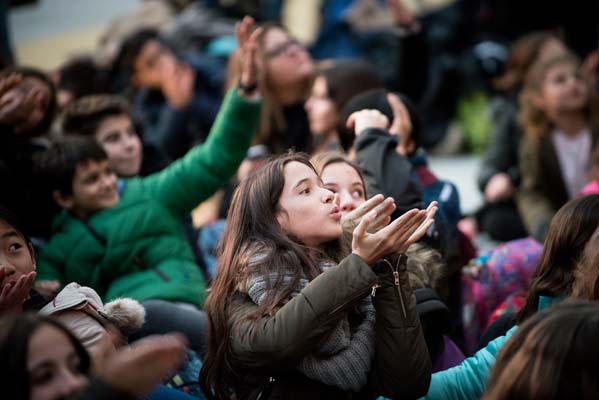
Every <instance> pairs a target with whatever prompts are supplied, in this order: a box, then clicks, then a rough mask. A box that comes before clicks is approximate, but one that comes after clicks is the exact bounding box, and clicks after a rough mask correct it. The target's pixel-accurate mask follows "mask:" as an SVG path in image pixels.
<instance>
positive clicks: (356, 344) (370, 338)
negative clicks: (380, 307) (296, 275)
mask: <svg viewBox="0 0 599 400" xmlns="http://www.w3.org/2000/svg"><path fill="white" fill-rule="evenodd" d="M263 257H264V256H263V255H255V256H254V257H252V259H251V260H250V266H251V264H253V263H256V262H257V261H259V260H260V259H262V258H263ZM331 266H333V264H330V263H322V264H321V265H320V267H321V269H322V271H323V273H326V270H327V269H328V268H330V267H331ZM279 277H280V276H279V274H278V273H276V272H271V273H269V280H270V282H277V279H279ZM264 278H265V277H264V276H263V275H260V274H250V275H249V277H248V279H247V282H246V284H247V286H246V288H247V293H248V295H249V297H250V298H251V299H252V301H253V302H254V303H256V304H257V305H261V304H262V303H263V302H264V301H265V300H266V299H267V294H271V293H267V290H266V279H264ZM292 278H293V276H292V274H291V273H283V276H282V277H281V279H282V282H283V285H282V286H283V287H285V286H286V285H287V284H289V282H291V280H292ZM308 284H309V282H308V280H307V279H305V278H301V279H300V281H299V284H298V287H297V288H296V289H295V290H294V291H293V293H292V294H291V298H293V297H295V296H297V295H298V294H299V293H300V291H301V290H302V289H303V288H305V287H306V286H307V285H308ZM275 291H276V288H275ZM278 293H279V292H275V293H272V294H274V295H275V296H276V295H277V294H278ZM358 309H359V311H360V313H361V314H362V315H363V316H364V319H363V320H362V321H361V322H360V324H359V325H358V326H356V327H350V324H349V321H348V317H347V315H346V316H345V317H344V318H343V319H341V321H339V323H337V325H336V326H335V327H334V328H333V329H332V330H331V332H330V333H329V334H328V335H326V336H325V337H324V338H323V340H321V342H320V344H319V346H318V348H317V349H316V351H315V352H314V353H313V354H308V355H306V356H305V357H304V358H303V359H302V360H301V361H300V363H299V365H298V367H297V368H298V370H299V371H300V372H302V373H303V374H304V375H306V376H307V377H308V378H310V379H314V380H316V381H319V382H322V383H324V384H326V385H330V386H336V387H338V388H340V389H342V390H351V391H354V392H357V391H359V390H360V389H362V388H363V387H364V386H365V385H366V383H367V381H368V372H369V371H370V368H371V364H372V360H373V358H374V351H375V350H374V322H375V310H374V306H373V305H372V300H371V298H370V297H369V296H368V297H366V298H364V299H362V300H361V301H360V302H359V303H358Z"/></svg>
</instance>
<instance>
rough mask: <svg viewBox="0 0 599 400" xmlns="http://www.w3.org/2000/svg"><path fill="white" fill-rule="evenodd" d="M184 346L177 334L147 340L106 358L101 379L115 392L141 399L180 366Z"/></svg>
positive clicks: (151, 337)
mask: <svg viewBox="0 0 599 400" xmlns="http://www.w3.org/2000/svg"><path fill="white" fill-rule="evenodd" d="M186 344H187V341H186V340H185V338H184V337H183V336H182V335H180V334H167V335H161V336H148V337H147V338H144V339H142V340H140V341H139V342H137V343H134V344H133V346H132V347H131V348H128V347H124V348H122V349H120V350H119V351H117V352H116V353H115V354H114V355H113V356H112V357H109V358H108V359H107V360H106V361H105V363H104V365H103V368H102V373H101V374H100V377H101V378H102V379H103V380H104V382H106V383H108V384H109V385H111V386H113V387H115V388H116V389H119V390H122V391H123V392H126V393H129V394H131V395H134V396H143V395H145V394H148V393H149V392H151V391H152V389H153V388H154V386H156V385H158V384H159V383H161V382H162V380H163V379H164V378H166V377H167V376H168V375H170V374H172V373H173V372H174V371H175V370H176V369H177V368H178V367H179V365H181V363H182V362H183V360H184V357H185V347H186Z"/></svg>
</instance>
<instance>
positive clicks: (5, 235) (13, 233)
mask: <svg viewBox="0 0 599 400" xmlns="http://www.w3.org/2000/svg"><path fill="white" fill-rule="evenodd" d="M11 237H18V238H20V237H21V235H19V233H18V232H17V231H15V230H14V229H13V230H10V231H8V232H6V233H3V234H2V238H3V239H8V238H11Z"/></svg>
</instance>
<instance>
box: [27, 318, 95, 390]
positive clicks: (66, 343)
mask: <svg viewBox="0 0 599 400" xmlns="http://www.w3.org/2000/svg"><path fill="white" fill-rule="evenodd" d="M27 372H28V375H29V387H30V391H31V396H30V399H31V400H58V399H60V398H62V397H64V396H68V395H71V394H74V393H76V392H77V391H79V390H80V389H81V388H83V387H85V386H86V385H87V383H88V378H87V376H86V375H85V373H84V372H83V371H82V370H81V359H80V358H79V355H78V354H77V352H76V351H75V348H74V347H73V345H72V344H71V341H70V340H69V338H68V337H67V336H66V335H65V334H64V333H62V332H61V331H60V330H58V329H57V328H55V327H53V326H51V325H49V324H44V325H42V326H41V327H39V328H38V329H37V331H36V332H35V333H34V334H33V335H32V336H31V338H30V339H29V349H28V356H27Z"/></svg>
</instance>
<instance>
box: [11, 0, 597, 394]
mask: <svg viewBox="0 0 599 400" xmlns="http://www.w3.org/2000/svg"><path fill="white" fill-rule="evenodd" d="M233 3H235V2H233ZM355 3H361V4H360V7H366V8H365V9H364V10H367V9H368V7H374V8H373V9H377V7H379V6H380V5H378V6H376V5H375V3H376V2H372V4H369V2H366V1H362V2H360V1H355ZM367 3H368V4H367ZM387 3H388V5H387V6H388V7H390V9H389V10H386V11H383V14H385V13H387V12H388V13H389V15H388V16H387V17H389V18H387V20H388V21H387V23H388V24H390V26H392V25H393V24H395V28H400V30H401V35H403V36H404V37H402V38H401V39H397V40H398V41H399V43H401V44H402V46H403V51H402V52H401V54H402V56H403V57H404V58H403V59H402V61H401V65H402V69H400V70H399V74H400V75H402V74H404V75H402V76H401V79H399V81H392V82H390V81H389V79H397V76H395V75H396V74H395V73H389V71H386V70H385V68H381V65H380V60H378V61H377V62H372V61H373V60H369V59H364V58H362V59H359V58H358V59H339V58H337V59H328V60H324V61H317V60H315V59H313V55H317V54H321V53H322V51H323V49H324V47H322V42H318V43H320V44H319V46H316V45H315V47H314V48H313V49H312V53H311V52H310V51H309V50H308V49H307V48H306V47H304V45H303V44H302V43H301V42H300V41H299V40H297V39H296V38H295V37H294V36H293V35H292V34H291V33H289V32H288V31H287V30H286V29H285V28H284V27H283V25H279V24H276V23H273V22H264V23H261V24H258V23H256V22H255V21H254V19H253V18H252V17H249V16H245V17H243V18H242V19H241V20H239V21H238V22H236V23H235V24H234V26H231V25H230V22H229V21H228V20H226V19H223V20H219V22H220V23H222V25H221V26H219V29H216V30H215V31H218V32H222V34H223V35H225V36H226V34H227V32H229V33H233V34H234V37H235V41H236V47H234V48H233V47H230V46H229V47H227V46H228V45H227V44H226V43H228V42H227V38H226V37H218V38H216V39H214V40H213V41H212V42H211V41H210V40H208V36H210V34H208V33H206V37H203V39H202V40H203V41H205V46H204V47H203V49H202V51H199V50H198V48H197V46H189V47H185V46H184V47H185V51H182V49H181V48H180V47H178V46H176V45H175V43H179V45H181V43H183V42H185V40H184V39H186V36H185V35H186V33H185V31H184V30H183V29H181V30H177V29H175V30H171V31H170V33H168V32H162V31H159V30H158V29H157V28H158V26H156V27H153V26H150V27H149V28H148V27H147V26H144V27H143V28H142V27H140V28H139V29H137V30H136V31H131V32H129V34H128V35H126V37H121V38H112V39H114V40H116V41H117V42H118V46H116V47H115V49H114V50H113V51H112V52H111V54H112V55H111V56H110V57H109V58H110V60H109V62H107V61H106V60H105V59H103V60H102V63H103V64H101V63H100V62H99V61H97V60H95V59H93V58H88V57H79V58H75V59H73V60H68V61H67V62H66V63H65V64H64V65H62V66H61V67H59V68H58V69H57V70H56V71H54V72H45V71H39V70H37V69H32V68H27V67H24V66H10V67H9V66H7V67H6V68H5V69H4V70H2V71H1V72H0V180H1V181H2V182H3V184H4V185H3V188H4V189H3V190H2V191H1V192H0V355H1V357H2V359H3V361H4V362H3V363H2V366H1V367H0V377H1V378H0V379H1V380H2V383H3V385H2V386H3V388H4V395H5V396H7V398H9V399H19V400H21V399H22V400H40V399H47V400H60V399H85V400H91V399H97V400H103V399H167V400H168V399H206V398H207V399H239V400H242V399H243V400H257V399H320V398H323V399H324V398H326V399H387V398H389V399H395V398H406V399H417V398H425V399H456V400H458V399H479V398H483V399H489V400H490V399H493V400H499V399H503V400H507V399H521V400H525V399H538V398H543V399H562V398H580V399H595V398H599V365H598V364H597V363H598V361H597V360H599V358H597V357H596V355H595V354H594V351H593V349H594V348H595V347H596V345H593V343H594V340H595V336H596V334H598V333H599V324H598V323H597V322H598V321H599V320H598V317H597V312H598V311H599V305H597V303H596V302H597V301H598V300H599V253H598V250H597V249H599V183H598V182H599V145H598V144H597V139H598V136H599V109H598V108H597V107H598V106H599V103H598V102H597V99H598V98H599V97H598V96H597V95H598V94H599V93H598V87H597V78H598V76H599V75H598V74H597V72H598V71H597V68H599V56H598V55H597V54H591V55H590V56H589V58H588V59H586V60H585V62H581V61H580V59H579V58H578V56H576V55H575V54H574V52H573V51H572V50H570V49H569V48H568V44H567V41H566V40H565V39H564V37H562V36H560V35H558V34H556V33H554V32H545V31H543V32H533V33H529V34H527V35H525V36H524V37H521V38H520V39H518V40H516V41H515V42H514V43H513V44H512V45H511V47H510V48H509V55H508V56H507V58H506V62H505V69H504V71H503V73H502V74H501V76H496V77H495V78H494V81H493V85H495V88H496V89H495V90H496V91H494V95H495V97H496V98H495V102H494V110H493V113H491V123H492V129H491V132H490V133H491V135H490V139H489V141H488V147H487V151H486V153H485V155H484V157H483V163H482V165H481V169H480V176H479V185H480V189H481V191H482V193H483V195H484V205H483V206H482V208H481V209H480V210H478V211H477V212H476V213H474V214H473V215H469V216H465V215H462V210H461V207H460V197H459V193H458V190H457V188H456V186H455V185H454V184H453V183H452V182H451V181H449V180H442V179H439V178H438V177H437V176H436V175H435V173H434V172H433V171H432V170H431V168H430V167H429V166H428V163H427V155H426V150H425V148H426V149H431V148H433V147H437V146H438V145H439V143H440V142H443V140H441V139H439V140H438V138H436V136H438V134H439V125H438V124H437V122H438V121H437V118H438V117H439V115H446V114H447V113H449V112H450V111H451V107H450V106H448V105H447V104H448V103H447V101H441V102H439V101H438V100H439V99H438V98H437V97H438V96H440V93H441V92H442V90H441V89H440V87H445V86H447V85H449V84H455V83H457V82H447V81H445V82H441V81H443V80H444V79H445V80H447V79H451V77H450V76H446V72H444V73H440V75H439V74H438V72H439V71H437V70H436V69H437V66H440V65H441V64H442V61H443V60H444V59H445V58H444V57H445V56H446V52H448V51H449V48H450V47H451V46H449V44H448V43H444V44H443V41H439V40H440V39H439V37H436V38H435V37H433V36H429V37H427V39H426V40H425V42H426V43H428V44H429V46H430V48H429V49H428V50H429V51H431V52H433V51H434V50H435V49H438V50H439V51H440V53H439V54H434V56H433V55H432V54H431V55H429V57H428V59H429V60H436V61H438V62H439V64H435V65H437V66H436V67H432V66H430V65H429V66H427V69H426V72H425V73H424V74H421V75H423V76H425V77H426V78H427V79H428V80H429V81H427V82H422V83H421V84H419V83H418V82H409V81H407V80H409V76H410V71H412V72H414V66H413V65H412V66H409V58H406V56H407V55H409V54H411V53H407V51H408V50H410V48H411V46H412V45H413V44H414V43H413V41H414V40H420V39H422V38H420V39H418V37H417V36H418V35H421V34H423V32H424V33H426V34H427V35H431V31H429V30H428V25H427V24H434V23H437V24H439V25H438V27H440V28H441V27H444V23H442V20H443V18H445V17H448V16H450V15H452V13H453V12H456V9H454V8H453V6H454V5H449V6H446V7H447V8H442V10H441V11H440V12H439V14H438V15H437V18H440V20H438V21H437V22H435V18H431V19H430V20H427V19H426V18H421V19H420V23H419V21H418V19H417V17H416V16H415V15H414V14H413V12H414V11H413V10H411V9H410V7H408V6H406V4H404V3H403V1H399V0H397V1H391V0H390V1H388V2H387ZM235 4H236V3H235ZM202 7H203V6H199V5H196V6H194V7H192V6H189V8H188V9H187V10H186V11H182V12H181V17H183V15H184V14H186V15H187V18H192V19H193V15H194V14H193V12H200V13H201V12H203V10H204V9H203V8H202ZM232 7H233V9H235V5H233V6H232ZM250 8H251V7H250ZM325 8H326V7H325ZM265 9H266V7H265ZM364 10H362V9H361V8H359V7H358V6H357V5H356V6H355V7H353V8H351V10H350V11H351V12H349V11H348V22H349V23H351V24H352V26H354V25H355V26H360V29H365V28H364V26H365V25H364V24H366V22H364V21H361V22H359V19H357V18H358V17H356V16H357V15H358V16H359V15H369V14H368V13H367V11H364ZM221 11H222V10H221ZM238 11H239V10H238ZM245 11H247V10H245V9H244V12H245ZM330 11H331V10H328V12H330ZM371 11H372V10H371ZM379 11H380V10H379ZM254 12H255V13H257V14H259V13H258V12H257V9H254ZM263 12H265V13H266V11H265V10H263ZM372 12H374V11H372ZM188 13H189V14H188ZM361 13H366V14H361ZM266 14H268V13H266ZM433 14H434V13H433ZM190 15H191V17H190ZM443 16H445V17H443ZM262 17H264V15H262ZM264 19H266V18H264ZM283 19H285V18H283ZM204 21H206V20H205V19H204ZM205 23H206V24H207V25H210V23H209V22H208V21H206V22H205ZM329 23H331V22H330V21H329ZM368 23H369V24H374V25H377V24H379V22H373V21H370V22H368ZM421 24H422V25H421ZM446 24H449V22H447V21H446ZM150 25H151V24H150ZM383 25H384V24H383ZM449 25H451V24H449ZM327 26H328V25H326V22H325V23H323V26H322V30H323V33H322V34H323V35H325V34H326V33H327ZM377 26H378V25H377ZM328 27H329V28H330V26H328ZM445 27H447V26H445ZM154 28H156V29H154ZM221 28H222V29H221ZM395 28H394V29H395ZM207 29H208V28H207ZM389 29H391V27H389ZM173 32H174V33H173ZM194 32H195V34H197V35H199V34H198V33H197V32H196V31H194ZM210 32H212V31H210ZM361 32H362V34H364V33H363V32H364V31H361ZM329 34H330V32H329ZM173 35H175V36H176V35H180V37H178V38H173ZM339 35H340V37H342V36H343V35H344V33H342V32H341V31H339ZM325 37H326V35H325ZM377 37H378V36H377ZM321 39H322V38H321ZM354 39H355V38H354ZM387 39H388V37H387ZM322 40H324V39H322ZM329 40H330V38H329ZM369 40H370V41H372V40H373V39H372V38H370V39H369ZM381 40H383V39H382V37H381ZM325 42H326V41H325ZM198 43H199V42H198ZM202 43H204V42H202ZM348 43H349V42H348ZM351 43H352V46H350V47H351V48H353V46H355V45H356V43H357V42H353V41H352V42H351ZM365 43H371V42H368V41H367V42H365ZM223 48H224V49H225V50H223ZM342 48H343V47H340V48H339V49H337V50H340V49H342ZM215 49H219V50H215ZM226 49H229V50H228V51H226ZM441 50H442V51H441ZM333 53H335V55H338V54H336V52H335V51H332V54H333ZM362 53H363V54H370V52H369V51H367V49H364V50H363V52H362ZM223 54H225V56H226V57H225V56H223ZM598 54H599V53H598ZM352 55H353V56H355V55H356V54H353V53H352ZM414 56H415V60H417V59H418V54H416V53H414ZM104 58H106V54H104ZM415 62H416V61H415ZM431 62H432V61H431ZM462 78H463V77H462ZM439 79H441V81H437V80H439ZM489 81H491V80H489ZM420 86H421V87H420ZM397 89H403V90H404V91H405V92H404V93H402V92H397V91H396V90H397ZM431 91H433V92H435V93H434V94H431V93H429V92H431ZM438 91H441V92H438ZM416 92H419V95H416V94H415V93H416ZM429 95H430V96H429ZM431 96H432V97H431ZM434 98H436V100H435V99H434ZM446 100H447V99H446ZM435 107H436V108H435ZM444 107H449V108H444ZM433 137H435V138H436V139H434V140H433V139H431V138H433ZM433 142H434V143H433ZM437 148H438V147H437ZM223 194H224V195H223ZM211 203H214V204H216V207H212V208H216V209H218V212H217V211H213V210H212V208H210V207H208V208H204V207H206V206H207V205H208V206H209V205H210V204H211ZM198 207H199V208H198ZM199 210H201V211H199ZM200 212H203V213H207V214H208V217H204V222H206V220H208V223H204V224H203V226H198V223H197V221H198V218H197V214H198V213H200ZM484 235H486V237H487V240H489V239H490V240H491V241H492V243H495V244H497V246H496V247H493V248H491V249H490V250H488V251H482V249H481V248H479V244H480V242H479V238H480V237H481V236H484Z"/></svg>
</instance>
